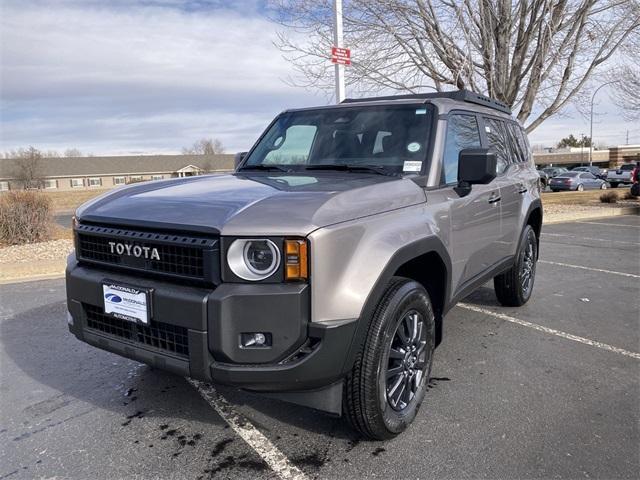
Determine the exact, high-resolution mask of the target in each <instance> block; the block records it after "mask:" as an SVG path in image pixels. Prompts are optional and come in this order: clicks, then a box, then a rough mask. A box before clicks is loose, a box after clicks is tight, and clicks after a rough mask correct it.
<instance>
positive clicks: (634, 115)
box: [612, 65, 640, 120]
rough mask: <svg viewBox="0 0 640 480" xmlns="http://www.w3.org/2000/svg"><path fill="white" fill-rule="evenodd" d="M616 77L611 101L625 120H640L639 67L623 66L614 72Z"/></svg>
mask: <svg viewBox="0 0 640 480" xmlns="http://www.w3.org/2000/svg"><path fill="white" fill-rule="evenodd" d="M616 78H617V80H618V83H616V85H615V89H614V92H613V94H612V96H613V101H614V102H615V104H616V105H618V106H619V107H620V108H621V109H622V114H623V116H624V117H625V118H626V119H627V120H640V67H637V66H635V67H632V66H629V65H626V66H623V67H621V68H620V69H619V70H618V71H617V72H616Z"/></svg>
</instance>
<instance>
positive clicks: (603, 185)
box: [600, 182, 607, 190]
mask: <svg viewBox="0 0 640 480" xmlns="http://www.w3.org/2000/svg"><path fill="white" fill-rule="evenodd" d="M606 189H607V183H606V182H603V183H602V185H600V190H606Z"/></svg>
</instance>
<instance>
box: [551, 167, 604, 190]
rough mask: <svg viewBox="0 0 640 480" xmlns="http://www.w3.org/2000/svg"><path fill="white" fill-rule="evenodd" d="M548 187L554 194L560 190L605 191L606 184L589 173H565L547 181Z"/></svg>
mask: <svg viewBox="0 0 640 480" xmlns="http://www.w3.org/2000/svg"><path fill="white" fill-rule="evenodd" d="M549 187H551V190H553V191H554V192H559V191H560V190H576V191H578V192H582V191H583V190H589V189H591V190H598V189H599V190H605V189H606V188H607V182H605V181H604V180H602V179H601V178H596V176H595V175H593V174H591V173H589V172H580V171H578V172H575V171H573V172H566V173H563V174H562V175H558V176H557V177H554V178H552V179H551V180H550V181H549Z"/></svg>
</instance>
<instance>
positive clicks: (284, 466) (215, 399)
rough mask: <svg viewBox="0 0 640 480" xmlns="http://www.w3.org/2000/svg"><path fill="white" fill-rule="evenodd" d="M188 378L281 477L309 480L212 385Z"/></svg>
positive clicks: (290, 479)
mask: <svg viewBox="0 0 640 480" xmlns="http://www.w3.org/2000/svg"><path fill="white" fill-rule="evenodd" d="M186 380H187V382H189V383H190V384H191V385H193V386H194V387H195V389H196V390H197V391H198V393H199V394H200V395H201V396H202V398H204V399H205V400H206V402H207V403H208V404H209V405H211V407H213V409H214V410H215V411H216V412H217V413H218V415H220V416H221V417H222V418H223V420H224V421H225V422H227V424H228V425H229V426H230V427H231V428H232V429H233V431H234V432H236V433H237V434H238V435H239V436H240V438H242V439H243V440H244V441H245V442H246V443H247V444H248V445H249V446H250V447H251V448H252V449H253V450H255V452H256V453H257V454H258V455H259V456H260V458H262V460H263V461H264V462H265V463H266V464H267V465H269V467H271V469H272V470H273V471H274V472H275V473H276V474H277V475H278V476H279V477H280V478H282V479H283V480H307V476H306V475H305V474H304V473H303V472H302V471H301V470H300V469H299V468H298V467H296V466H295V465H293V464H292V463H291V462H290V461H289V459H288V458H287V457H286V456H285V455H284V454H283V453H282V452H281V451H280V450H279V449H278V447H276V446H275V445H274V444H273V443H271V441H270V440H269V439H268V438H267V437H265V436H264V435H263V434H262V432H260V431H259V430H258V429H257V428H256V427H254V426H253V424H252V423H251V422H249V420H247V419H246V418H245V417H243V416H242V415H240V414H239V413H238V412H236V411H235V410H234V409H233V407H232V406H231V405H229V403H228V402H227V401H226V400H225V399H224V398H223V397H222V396H221V395H220V394H219V393H218V392H217V391H216V389H215V388H213V386H212V385H209V384H207V383H204V382H200V381H198V380H193V379H191V378H186Z"/></svg>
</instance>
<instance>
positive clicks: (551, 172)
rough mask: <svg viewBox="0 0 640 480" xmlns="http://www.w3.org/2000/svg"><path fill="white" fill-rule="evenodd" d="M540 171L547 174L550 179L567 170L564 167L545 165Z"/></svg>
mask: <svg viewBox="0 0 640 480" xmlns="http://www.w3.org/2000/svg"><path fill="white" fill-rule="evenodd" d="M542 171H543V172H544V173H546V174H547V177H548V178H550V179H551V178H553V177H557V176H558V175H561V174H563V173H567V172H568V171H569V170H567V169H566V168H564V167H546V168H543V169H542Z"/></svg>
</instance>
